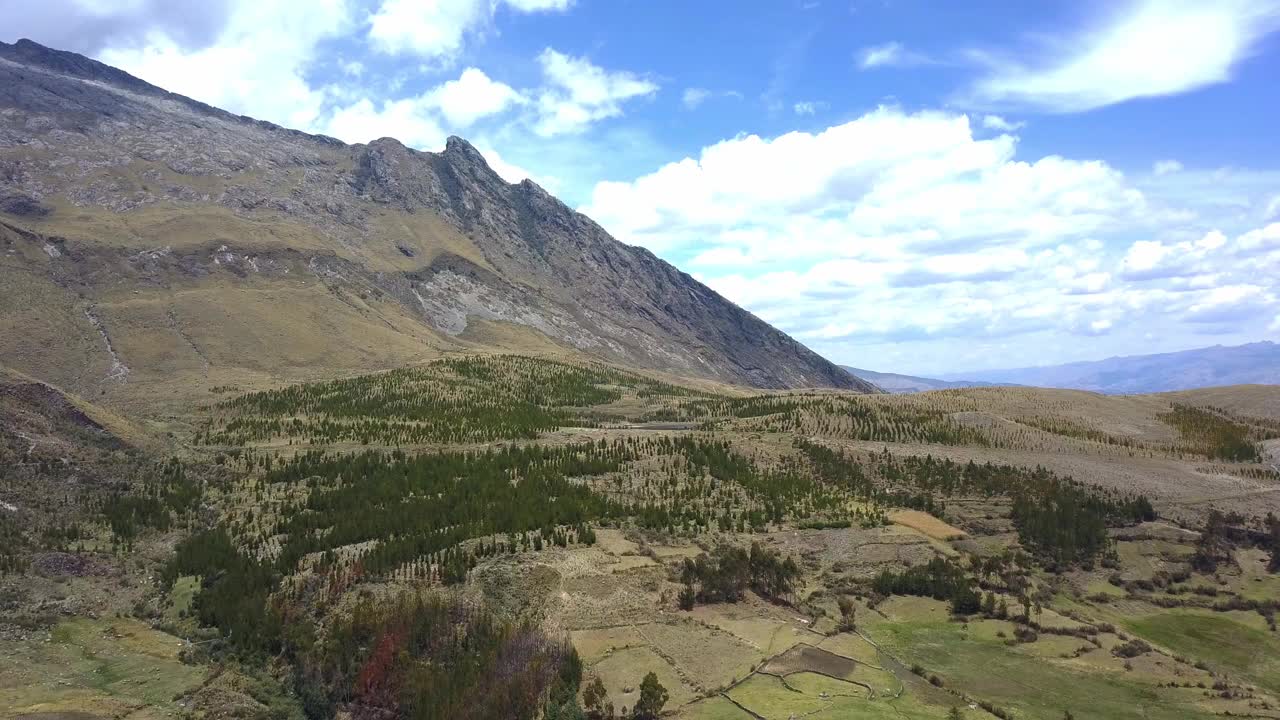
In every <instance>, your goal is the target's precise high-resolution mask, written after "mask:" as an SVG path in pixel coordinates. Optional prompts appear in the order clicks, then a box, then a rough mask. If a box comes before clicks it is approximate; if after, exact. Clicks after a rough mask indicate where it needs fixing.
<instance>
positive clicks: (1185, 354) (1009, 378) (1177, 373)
mask: <svg viewBox="0 0 1280 720" xmlns="http://www.w3.org/2000/svg"><path fill="white" fill-rule="evenodd" d="M942 377H943V378H945V379H947V380H958V379H960V377H961V376H959V375H943V376H942ZM963 377H964V378H967V379H970V380H982V381H985V382H989V383H997V384H1012V385H1034V386H1037V387H1055V388H1073V389H1077V390H1092V391H1094V392H1103V393H1108V394H1113V395H1115V394H1126V393H1153V392H1171V391H1175V390H1192V389H1195V388H1204V387H1213V386H1219V385H1247V384H1261V385H1276V384H1280V345H1277V344H1276V343H1274V342H1269V341H1268V342H1256V343H1249V344H1247V345H1237V346H1234V347H1223V346H1221V345H1214V346H1213V347H1207V348H1197V349H1194V350H1184V351H1181V352H1173V353H1159V354H1155V355H1130V356H1125V357H1113V358H1107V359H1106V360H1097V361H1092V362H1076V363H1067V364H1065V365H1048V366H1044V367H1031V368H1014V369H1008V370H980V371H976V372H969V373H964V375H963Z"/></svg>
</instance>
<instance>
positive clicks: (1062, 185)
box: [583, 108, 1145, 257]
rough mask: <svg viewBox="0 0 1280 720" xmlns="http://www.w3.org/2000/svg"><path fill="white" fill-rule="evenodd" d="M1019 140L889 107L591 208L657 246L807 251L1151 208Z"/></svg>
mask: <svg viewBox="0 0 1280 720" xmlns="http://www.w3.org/2000/svg"><path fill="white" fill-rule="evenodd" d="M1016 144H1017V140H1016V138H1014V137H1012V136H1009V135H1001V136H999V137H994V138H987V139H980V138H976V137H975V136H974V133H973V130H972V126H971V124H970V121H969V118H968V117H966V116H964V115H955V114H949V113H941V112H921V113H915V114H907V113H904V112H902V111H901V110H898V109H895V108H880V109H878V110H876V111H873V112H871V113H868V114H867V115H864V116H862V117H860V118H858V119H856V120H853V121H850V122H848V123H844V124H842V125H836V126H833V127H830V128H827V129H826V130H823V131H821V132H818V133H804V132H792V133H787V134H785V135H781V136H779V137H776V138H772V139H766V138H761V137H759V136H757V135H743V136H739V137H736V138H732V139H730V140H725V141H722V142H719V143H717V144H715V145H711V146H709V147H706V148H703V150H702V152H701V154H700V155H699V157H698V158H697V159H695V158H685V159H683V160H681V161H679V162H673V163H669V164H667V165H665V166H663V167H662V168H659V169H658V170H656V171H655V172H653V173H650V174H648V175H644V176H642V177H639V178H637V179H636V180H634V181H632V182H602V183H599V184H597V185H596V187H595V189H594V191H593V193H592V197H591V200H590V202H588V203H587V204H586V206H585V207H584V208H583V210H584V211H585V212H587V213H588V214H589V215H591V216H592V217H595V218H596V219H597V220H599V221H600V222H602V223H603V224H604V225H605V226H606V227H608V228H610V230H612V231H613V232H615V233H616V234H617V235H618V236H619V237H621V238H622V239H624V240H626V241H628V242H632V243H635V244H642V245H646V246H649V247H651V248H655V249H660V250H671V249H676V248H678V247H680V246H682V245H685V244H690V243H702V242H707V241H708V240H709V241H710V242H713V243H720V244H735V245H740V246H748V247H747V249H748V250H749V251H750V253H751V254H752V255H753V256H756V257H769V256H772V257H781V256H789V257H794V256H796V255H802V256H803V255H806V254H808V255H826V254H832V253H835V254H841V255H844V254H858V253H868V252H888V251H890V250H892V249H893V248H896V247H899V246H909V247H911V248H914V249H917V250H919V249H931V250H934V251H946V250H948V249H949V248H955V247H957V246H961V245H963V246H966V247H970V248H979V247H982V246H983V245H987V244H991V243H998V242H1002V241H1003V240H1004V239H1007V238H1008V237H1010V236H1017V237H1018V238H1020V240H1021V241H1023V242H1026V243H1027V244H1029V245H1034V244H1044V243H1052V242H1059V241H1061V240H1063V239H1068V238H1072V237H1081V236H1084V235H1087V234H1089V233H1090V232H1092V231H1094V230H1096V229H1098V228H1101V227H1105V226H1107V225H1108V224H1110V223H1112V222H1114V220H1115V219H1116V218H1120V217H1127V216H1131V215H1133V214H1135V213H1138V212H1140V211H1141V210H1142V209H1143V208H1144V206H1145V204H1144V198H1143V195H1142V193H1141V192H1139V191H1137V190H1136V189H1134V188H1132V187H1130V186H1128V185H1127V184H1126V183H1125V182H1124V178H1123V176H1122V175H1121V174H1120V173H1118V172H1117V171H1115V170H1114V169H1112V168H1110V167H1109V166H1107V165H1106V164H1105V163H1101V162H1097V161H1085V162H1081V161H1073V160H1067V159H1065V158H1060V157H1054V156H1049V157H1045V158H1041V159H1039V160H1036V161H1034V162H1026V161H1021V160H1017V159H1015V158H1014V153H1015V149H1016ZM744 230H754V231H758V232H756V233H754V234H751V233H744V232H743V231H744Z"/></svg>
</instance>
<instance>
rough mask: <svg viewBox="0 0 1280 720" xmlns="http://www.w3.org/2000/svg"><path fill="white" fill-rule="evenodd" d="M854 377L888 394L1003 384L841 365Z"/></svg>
mask: <svg viewBox="0 0 1280 720" xmlns="http://www.w3.org/2000/svg"><path fill="white" fill-rule="evenodd" d="M840 367H842V368H844V369H845V370H848V371H849V372H850V373H851V374H852V375H853V376H854V377H857V378H861V379H863V380H866V381H867V382H869V383H872V384H874V385H876V386H877V387H879V388H880V389H881V390H884V391H885V392H889V393H894V394H898V393H915V392H924V391H926V390H946V389H947V388H967V387H989V386H992V385H1001V384H1004V383H990V382H979V381H973V380H938V379H936V378H926V377H916V376H915V375H902V374H899V373H888V372H876V371H875V370H863V369H862V368H856V367H849V366H848V365H841V366H840Z"/></svg>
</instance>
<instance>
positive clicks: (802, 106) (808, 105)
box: [791, 100, 827, 115]
mask: <svg viewBox="0 0 1280 720" xmlns="http://www.w3.org/2000/svg"><path fill="white" fill-rule="evenodd" d="M826 108H827V104H826V103H825V102H822V101H815V100H806V101H804V102H798V103H796V104H795V105H793V106H792V107H791V109H792V110H794V111H795V114H797V115H816V114H818V112H819V111H821V110H825V109H826Z"/></svg>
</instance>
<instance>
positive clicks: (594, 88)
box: [534, 48, 658, 137]
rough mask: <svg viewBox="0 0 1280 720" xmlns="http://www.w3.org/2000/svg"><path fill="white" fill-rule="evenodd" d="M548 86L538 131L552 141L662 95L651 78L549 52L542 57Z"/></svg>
mask: <svg viewBox="0 0 1280 720" xmlns="http://www.w3.org/2000/svg"><path fill="white" fill-rule="evenodd" d="M538 64H539V65H540V66H541V68H542V75H543V79H544V82H545V86H544V88H543V89H542V90H541V91H540V92H539V94H538V97H537V110H538V119H537V122H536V124H535V125H534V130H535V132H537V133H538V134H539V135H541V136H544V137H550V136H553V135H561V134H566V133H576V132H581V131H583V130H584V129H586V128H587V127H588V126H589V125H590V124H591V123H594V122H597V121H599V120H603V119H605V118H611V117H617V116H619V115H621V114H622V104H623V103H624V102H626V101H628V100H633V99H637V98H643V97H648V96H651V95H653V94H654V93H656V92H658V85H657V83H655V82H654V81H652V80H650V79H649V78H646V77H643V76H641V75H637V74H635V73H632V72H627V71H621V70H620V71H610V70H605V69H604V68H601V67H599V66H597V65H594V64H592V63H591V61H590V60H588V59H587V58H585V57H574V56H572V55H566V54H564V53H561V52H558V51H556V50H554V49H552V48H547V49H545V50H543V51H542V54H541V55H539V56H538Z"/></svg>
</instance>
